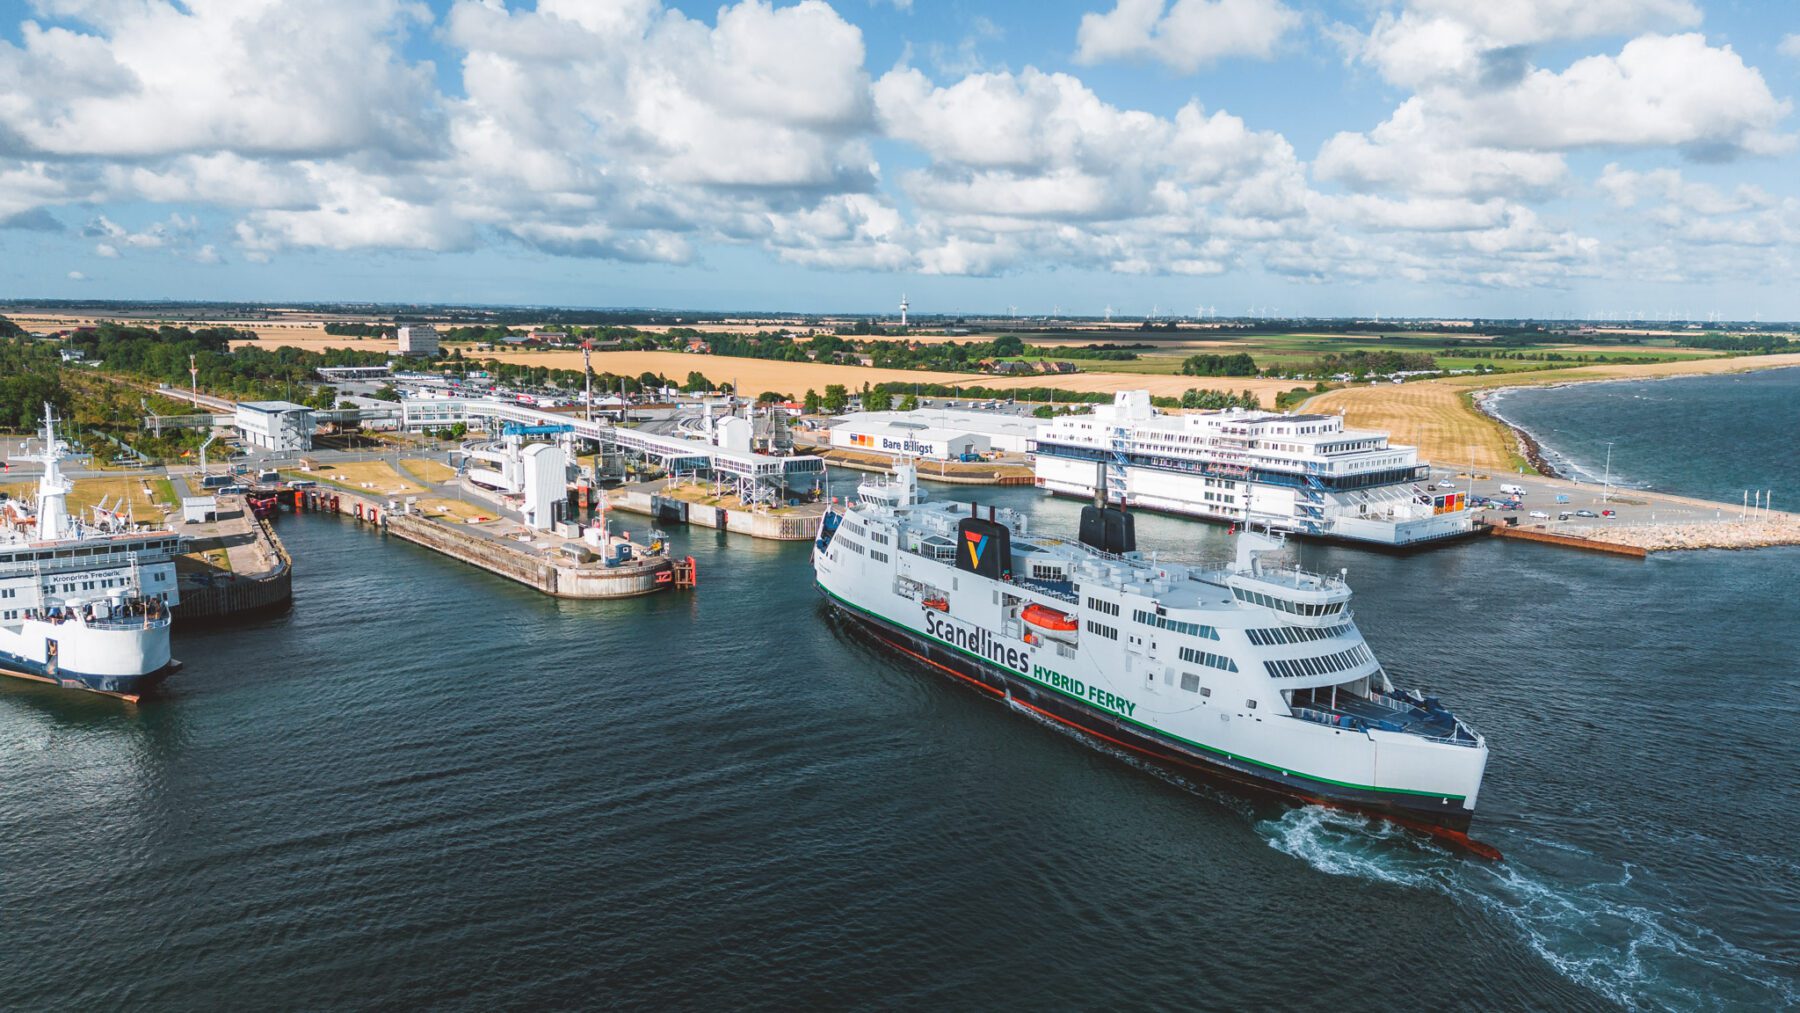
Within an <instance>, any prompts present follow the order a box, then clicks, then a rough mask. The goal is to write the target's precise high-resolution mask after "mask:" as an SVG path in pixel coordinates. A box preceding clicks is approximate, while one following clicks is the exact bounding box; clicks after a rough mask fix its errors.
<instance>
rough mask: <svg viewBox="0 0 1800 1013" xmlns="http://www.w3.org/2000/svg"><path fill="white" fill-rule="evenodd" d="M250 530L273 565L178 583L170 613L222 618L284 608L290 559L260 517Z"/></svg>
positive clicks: (290, 592) (187, 618) (288, 599)
mask: <svg viewBox="0 0 1800 1013" xmlns="http://www.w3.org/2000/svg"><path fill="white" fill-rule="evenodd" d="M254 520H255V521H256V525H255V528H254V530H253V533H254V534H255V536H256V539H257V541H258V542H259V543H261V545H262V546H263V547H264V548H265V549H266V551H267V552H268V555H269V558H270V560H271V561H272V563H273V565H272V566H271V568H270V569H269V570H267V571H265V572H262V573H252V574H238V573H227V574H225V575H223V576H222V577H218V578H214V579H213V580H212V581H211V582H210V583H207V584H199V583H191V582H188V581H183V582H182V583H181V603H180V604H178V605H176V606H175V607H174V608H173V609H171V610H170V613H171V614H172V615H173V616H174V617H175V618H176V619H180V620H183V621H184V622H191V621H194V620H214V619H224V618H228V617H230V616H236V615H243V614H246V613H253V612H265V611H274V610H275V609H279V608H285V607H286V606H287V605H289V604H290V603H292V601H293V599H294V561H293V559H292V557H290V556H289V555H288V551H287V546H285V545H283V544H281V539H280V538H279V537H278V536H277V535H276V534H275V529H274V528H273V527H271V526H270V525H269V522H268V521H266V520H263V519H262V518H254Z"/></svg>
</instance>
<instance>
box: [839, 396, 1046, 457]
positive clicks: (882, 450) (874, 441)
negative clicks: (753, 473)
mask: <svg viewBox="0 0 1800 1013" xmlns="http://www.w3.org/2000/svg"><path fill="white" fill-rule="evenodd" d="M1042 424H1043V423H1042V421H1041V420H1039V419H1035V418H1030V417H1027V416H1019V415H1007V414H1000V413H996V412H974V411H958V410H956V409H951V408H921V409H919V410H917V411H910V412H858V413H856V414H854V415H849V416H846V417H845V418H844V420H843V421H842V422H839V423H837V424H836V425H834V426H832V427H831V445H832V446H833V447H841V448H843V449H845V450H860V451H870V452H874V453H878V454H917V455H919V456H920V457H929V458H936V459H939V460H948V459H951V458H955V457H958V456H960V455H963V454H986V453H992V452H1000V453H1009V454H1023V453H1025V452H1026V450H1027V449H1028V448H1029V446H1030V444H1031V441H1032V440H1034V439H1036V437H1037V431H1038V427H1039V426H1041V425H1042Z"/></svg>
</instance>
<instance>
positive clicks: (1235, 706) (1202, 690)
mask: <svg viewBox="0 0 1800 1013" xmlns="http://www.w3.org/2000/svg"><path fill="white" fill-rule="evenodd" d="M1104 495H1105V494H1104V492H1101V493H1099V494H1097V497H1096V501H1095V502H1094V504H1093V505H1091V506H1087V507H1084V508H1083V511H1082V519H1081V526H1080V534H1079V537H1078V538H1077V539H1075V540H1068V539H1064V538H1060V537H1043V536H1034V535H1032V534H1031V533H1030V532H1029V531H1028V530H1027V525H1026V520H1025V518H1024V517H1023V516H1021V515H1019V514H1018V513H1016V512H1014V511H1012V510H1006V509H996V508H994V507H988V508H987V509H986V511H985V513H984V511H982V510H981V509H980V508H978V507H976V506H975V505H974V504H959V503H927V502H925V501H924V500H923V499H922V498H921V496H920V495H919V492H918V489H917V484H916V476H915V472H914V469H913V465H912V464H911V462H909V461H908V462H903V463H902V464H901V465H900V466H899V467H898V468H897V469H896V476H895V478H894V480H893V481H891V482H883V483H875V482H870V483H865V484H864V485H863V487H862V490H861V494H860V496H859V502H855V503H853V504H850V505H847V506H845V507H843V508H841V509H835V510H833V511H832V512H831V513H828V514H827V515H826V517H825V519H824V521H823V522H822V523H821V525H820V529H819V534H818V538H817V539H816V541H815V543H814V549H813V570H814V577H815V580H816V582H817V585H818V587H819V590H820V591H821V592H822V593H823V594H824V596H825V599H826V600H827V601H828V602H829V603H830V604H831V605H832V606H834V607H835V608H836V610H837V611H838V612H839V613H841V614H842V615H843V616H845V617H847V618H848V619H850V620H852V621H854V622H855V623H856V624H859V625H860V626H861V627H864V628H866V629H867V630H868V631H869V632H870V633H872V634H873V635H874V636H875V637H876V638H878V639H879V640H881V641H883V642H885V643H887V644H889V645H890V646H892V647H893V648H895V649H897V650H899V651H900V652H902V653H904V654H906V655H908V656H910V657H912V658H915V659H917V660H919V661H921V662H923V663H924V664H926V665H928V666H930V667H931V668H932V669H935V670H937V671H940V672H943V673H946V674H948V675H951V676H954V677H955V678H957V679H958V680H959V681H961V682H962V683H964V684H966V685H969V686H972V687H975V688H977V689H979V690H981V691H982V692H983V693H986V694H988V695H990V696H992V697H994V698H995V699H998V700H1005V701H1007V702H1008V703H1010V704H1011V705H1013V706H1015V707H1021V708H1024V709H1026V710H1029V711H1033V712H1036V713H1038V714H1040V715H1043V716H1045V717H1048V718H1050V719H1052V720H1053V721H1055V722H1057V723H1058V724H1060V725H1062V726H1064V727H1067V728H1069V729H1072V730H1074V731H1075V732H1077V733H1079V735H1080V736H1081V737H1083V738H1085V739H1086V740H1088V741H1090V742H1091V743H1093V744H1095V745H1104V746H1107V747H1110V748H1123V749H1127V750H1130V751H1131V752H1133V753H1136V754H1138V755H1139V756H1142V757H1145V758H1148V759H1149V760H1151V761H1152V762H1155V763H1157V764H1159V765H1162V766H1164V767H1166V768H1167V769H1171V770H1174V771H1176V772H1178V773H1182V774H1187V775H1193V776H1196V777H1204V778H1206V779H1208V780H1212V781H1217V782H1224V783H1227V784H1229V785H1233V786H1237V787H1240V788H1243V789H1248V790H1253V791H1257V792H1260V793H1264V794H1273V795H1277V796H1280V797H1282V798H1284V799H1288V800H1293V801H1298V802H1303V803H1320V804H1324V805H1329V806H1336V807H1342V808H1349V809H1356V810H1360V811H1363V812H1367V813H1371V814H1374V815H1377V816H1380V817H1384V818H1387V819H1390V820H1393V821H1396V822H1399V823H1403V824H1407V825H1410V826H1414V827H1417V828H1420V829H1422V830H1425V831H1427V832H1430V833H1433V834H1435V835H1438V836H1440V837H1446V838H1450V839H1452V840H1453V841H1455V842H1457V843H1460V844H1462V845H1463V846H1465V847H1467V848H1468V849H1469V850H1472V851H1474V852H1476V853H1477V854H1484V855H1488V854H1489V852H1492V849H1491V848H1488V847H1487V846H1486V845H1481V844H1477V843H1475V842H1472V841H1470V840H1469V839H1468V837H1467V833H1466V832H1467V830H1468V827H1469V824H1470V820H1471V819H1472V818H1473V816H1474V813H1475V802H1476V798H1477V796H1478V794H1479V792H1480V790H1481V780H1482V775H1483V772H1484V771H1485V769H1486V766H1487V758H1488V747H1487V741H1486V739H1484V738H1483V737H1482V736H1481V735H1480V734H1478V733H1477V732H1476V731H1475V730H1474V729H1472V728H1471V727H1470V726H1469V725H1468V724H1466V723H1465V722H1463V721H1462V720H1461V719H1459V718H1458V717H1457V716H1456V715H1455V714H1453V713H1451V712H1450V711H1449V710H1448V709H1446V708H1445V707H1444V706H1443V705H1442V704H1441V703H1439V701H1438V700H1437V698H1436V697H1432V696H1427V695H1425V694H1423V693H1420V692H1417V691H1412V690H1402V689H1396V688H1395V687H1394V684H1393V682H1392V681H1391V680H1390V679H1389V677H1388V673H1387V672H1386V671H1385V670H1384V668H1383V666H1382V664H1381V663H1380V662H1379V661H1378V660H1376V657H1375V654H1374V652H1373V651H1372V650H1371V649H1370V648H1369V645H1368V644H1367V643H1366V642H1365V641H1364V639H1363V635H1362V632H1361V630H1359V629H1358V628H1357V626H1356V622H1355V618H1354V616H1353V614H1352V612H1351V608H1350V599H1351V592H1350V588H1349V586H1348V585H1347V584H1346V583H1345V581H1344V580H1343V578H1342V577H1341V576H1328V575H1323V574H1316V573H1308V572H1306V571H1304V570H1300V569H1298V568H1297V567H1294V566H1292V565H1291V564H1287V563H1284V562H1280V561H1278V558H1277V556H1278V553H1280V552H1281V550H1282V549H1283V541H1282V539H1281V537H1280V536H1278V535H1275V534H1273V533H1269V532H1266V531H1264V532H1258V531H1253V530H1248V529H1246V530H1243V531H1241V532H1240V533H1239V534H1238V535H1237V553H1236V560H1235V563H1234V564H1233V565H1232V566H1230V567H1229V568H1228V569H1223V570H1205V569H1200V568H1197V567H1189V566H1183V565H1179V564H1174V563H1165V562H1159V561H1158V560H1156V559H1155V557H1154V556H1153V555H1152V556H1146V555H1145V554H1144V553H1142V552H1139V551H1138V550H1137V545H1136V531H1135V526H1134V516H1133V515H1132V514H1129V513H1127V512H1125V511H1124V510H1123V509H1122V508H1119V507H1117V506H1112V505H1109V504H1107V503H1106V502H1105V498H1104ZM1494 856H1497V853H1493V855H1489V857H1494Z"/></svg>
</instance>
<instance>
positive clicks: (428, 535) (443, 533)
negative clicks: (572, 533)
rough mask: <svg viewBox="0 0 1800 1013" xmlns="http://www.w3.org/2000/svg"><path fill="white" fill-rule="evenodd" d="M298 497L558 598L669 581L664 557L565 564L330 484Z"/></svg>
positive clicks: (618, 592) (648, 588)
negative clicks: (621, 562) (617, 562)
mask: <svg viewBox="0 0 1800 1013" xmlns="http://www.w3.org/2000/svg"><path fill="white" fill-rule="evenodd" d="M302 502H303V503H304V504H306V505H308V506H309V507H310V508H311V509H322V510H325V511H327V512H329V511H330V510H332V509H333V505H334V504H335V509H336V511H337V512H338V513H339V514H343V515H346V516H351V517H354V518H356V519H357V520H359V521H369V522H370V523H373V524H375V525H377V526H378V527H380V528H381V529H382V530H384V531H386V532H388V533H389V534H392V535H394V536H396V537H398V538H403V539H405V540H407V541H409V542H412V543H413V544H415V545H421V546H424V547H425V548H428V549H431V550H432V551H434V552H441V553H443V554H444V555H446V556H449V557H450V558H452V559H455V560H457V561H459V562H463V563H467V564H469V565H470V566H475V567H479V568H481V569H483V570H486V571H488V572H489V573H492V574H495V575H497V576H501V577H505V578H507V579H508V580H514V581H518V582H519V583H521V584H524V585H526V586H527V587H531V588H535V589H536V590H538V591H541V592H543V593H544V594H549V595H555V596H557V597H559V598H629V597H634V596H636V595H641V594H649V593H651V592H653V591H659V590H662V589H664V588H668V587H671V586H672V585H673V580H674V577H673V573H674V564H673V562H672V561H670V560H669V559H666V558H661V559H654V560H650V561H637V560H634V561H632V562H628V563H626V564H624V565H622V566H615V567H607V566H601V565H599V564H594V563H590V564H586V565H580V564H576V563H573V562H567V563H565V562H562V561H561V560H556V559H550V558H547V557H544V556H540V555H538V554H537V553H535V552H527V551H525V550H523V549H517V548H514V547H512V546H510V545H507V544H505V543H504V542H500V541H495V540H494V539H491V538H486V537H483V536H481V535H477V534H474V533H471V532H467V531H460V530H458V529H456V528H453V527H451V526H449V525H447V524H440V523H438V522H437V521H434V520H431V519H429V518H425V517H420V516H418V515H416V514H409V513H406V512H405V511H404V510H389V509H388V504H387V503H386V502H377V501H374V500H370V499H366V498H364V497H361V496H356V495H353V494H348V493H343V492H340V491H338V490H335V489H333V490H320V491H319V492H318V493H317V494H316V495H313V496H311V497H303V498H302Z"/></svg>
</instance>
